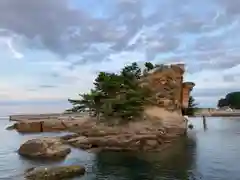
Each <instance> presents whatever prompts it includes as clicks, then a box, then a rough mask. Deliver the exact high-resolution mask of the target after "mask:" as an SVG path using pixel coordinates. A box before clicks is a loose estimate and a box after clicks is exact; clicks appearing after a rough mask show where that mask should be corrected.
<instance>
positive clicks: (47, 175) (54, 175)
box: [25, 166, 85, 180]
mask: <svg viewBox="0 0 240 180" xmlns="http://www.w3.org/2000/svg"><path fill="white" fill-rule="evenodd" d="M84 174H85V168H84V167H83V166H61V167H48V168H31V169H29V170H27V171H26V173H25V178H26V179H28V180H61V179H66V178H73V177H76V176H81V175H84Z"/></svg>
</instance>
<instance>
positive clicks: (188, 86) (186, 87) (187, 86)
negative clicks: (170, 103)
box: [182, 82, 195, 108]
mask: <svg viewBox="0 0 240 180" xmlns="http://www.w3.org/2000/svg"><path fill="white" fill-rule="evenodd" d="M194 86H195V84H194V83H193V82H184V83H183V90H182V107H183V108H187V107H188V100H189V96H190V92H191V91H192V89H193V87H194Z"/></svg>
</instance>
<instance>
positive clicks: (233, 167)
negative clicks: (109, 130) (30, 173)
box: [0, 117, 240, 180]
mask: <svg viewBox="0 0 240 180" xmlns="http://www.w3.org/2000/svg"><path fill="white" fill-rule="evenodd" d="M189 123H191V124H193V126H194V128H193V129H192V130H190V129H189V132H188V138H183V139H182V140H181V141H179V142H178V143H176V144H175V145H174V146H172V147H170V148H168V149H167V150H166V151H163V152H159V153H157V152H155V153H119V152H118V153H113V152H102V153H99V154H96V155H95V154H91V153H87V152H85V151H80V150H78V149H73V150H72V153H71V154H70V155H69V156H68V157H67V158H66V160H65V161H63V162H61V163H58V162H56V164H57V165H63V164H64V165H71V164H79V165H83V166H85V167H86V168H87V173H86V175H85V176H83V177H80V178H76V179H75V180H200V179H201V180H228V179H229V180H239V179H240V173H239V166H240V163H239V162H240V143H238V142H239V141H240V118H237V117H234V118H226V117H225V118H210V117H207V118H206V124H207V128H208V129H207V131H204V128H203V120H202V117H200V118H194V119H191V120H190V122H189ZM7 124H8V121H0V126H1V129H0V136H1V143H0V179H3V180H5V179H6V180H20V179H21V178H20V175H21V174H22V173H23V172H24V171H25V170H26V169H28V168H31V167H34V166H41V165H43V166H52V165H55V163H53V164H52V163H49V162H44V161H41V162H36V161H31V160H26V159H23V158H21V157H19V156H18V154H17V153H16V150H17V149H18V148H19V146H20V144H21V143H22V142H24V141H26V140H27V139H31V138H34V137H38V136H56V135H61V134H59V133H58V134H37V135H26V136H22V135H20V134H18V133H15V132H13V131H5V130H4V127H6V126H7Z"/></svg>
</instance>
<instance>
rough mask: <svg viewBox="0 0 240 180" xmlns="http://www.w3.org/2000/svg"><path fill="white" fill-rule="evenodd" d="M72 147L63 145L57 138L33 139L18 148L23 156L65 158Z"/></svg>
mask: <svg viewBox="0 0 240 180" xmlns="http://www.w3.org/2000/svg"><path fill="white" fill-rule="evenodd" d="M70 152H71V149H70V148H69V147H67V146H65V145H63V144H62V143H61V142H60V140H59V139H57V138H46V137H45V138H39V139H31V140H28V141H27V142H25V143H23V144H22V145H21V146H20V148H19V149H18V153H19V155H21V156H24V157H28V158H45V159H61V158H65V157H66V156H67V155H68V154H69V153H70Z"/></svg>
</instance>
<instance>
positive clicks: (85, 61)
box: [0, 0, 240, 106]
mask: <svg viewBox="0 0 240 180" xmlns="http://www.w3.org/2000/svg"><path fill="white" fill-rule="evenodd" d="M238 4H239V2H238V1H237V0H233V1H231V2H230V1H227V0H213V1H208V0H202V1H190V0H182V1H179V0H169V1H164V0H152V1H149V0H112V1H108V0H102V1H97V0H89V1H77V0H61V1H59V0H41V1H33V0H21V1H19V0H1V1H0V47H1V48H0V59H1V61H0V66H1V71H0V81H1V84H0V99H2V100H6V101H7V100H11V101H12V100H19V101H20V100H24V99H28V100H37V101H39V100H40V99H44V100H53V101H54V100H57V99H67V98H69V97H75V96H76V95H77V94H78V93H80V92H86V91H88V90H89V89H90V88H91V87H92V82H93V80H94V78H95V76H96V73H97V72H99V71H111V72H117V71H119V69H120V68H121V67H122V66H124V65H125V64H128V63H131V62H133V61H137V62H139V63H142V62H143V61H152V62H157V63H170V62H177V61H182V62H184V63H186V66H187V74H186V80H191V81H194V82H195V83H196V84H197V85H196V87H195V88H194V91H193V95H194V96H196V99H197V100H198V101H199V102H200V103H201V104H202V105H203V106H214V105H215V104H216V99H218V98H219V97H220V96H222V95H224V93H226V92H227V91H233V90H237V89H240V87H238V85H237V84H239V83H238V82H237V80H238V79H239V69H240V53H239V52H240V51H239V50H240V32H239V29H240V24H239V21H240V14H239V12H240V8H239V7H240V6H238ZM89 7H90V8H89ZM16 59H17V61H16Z"/></svg>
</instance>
